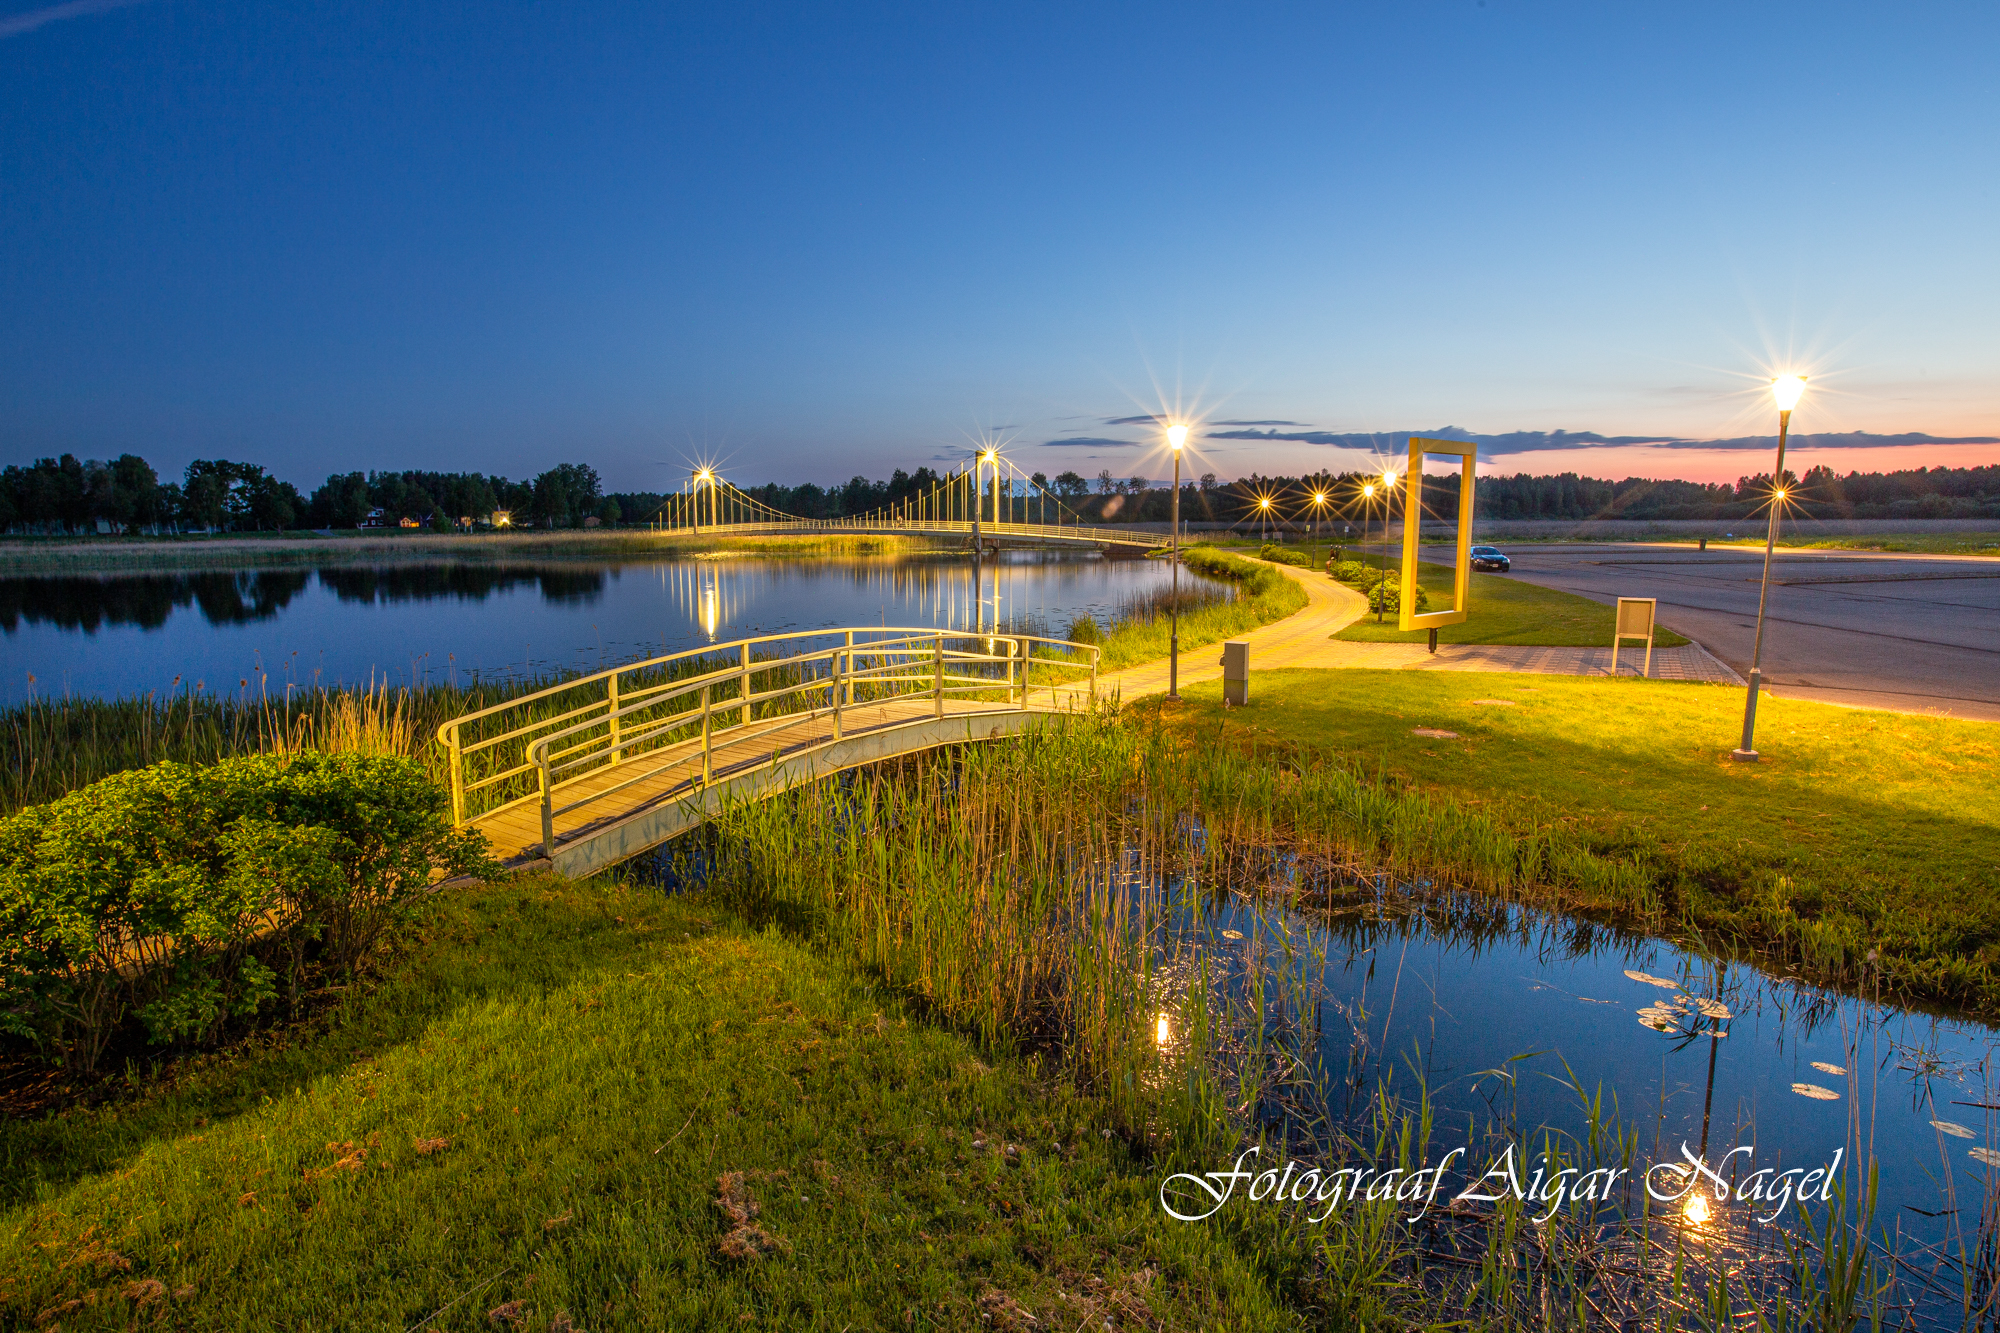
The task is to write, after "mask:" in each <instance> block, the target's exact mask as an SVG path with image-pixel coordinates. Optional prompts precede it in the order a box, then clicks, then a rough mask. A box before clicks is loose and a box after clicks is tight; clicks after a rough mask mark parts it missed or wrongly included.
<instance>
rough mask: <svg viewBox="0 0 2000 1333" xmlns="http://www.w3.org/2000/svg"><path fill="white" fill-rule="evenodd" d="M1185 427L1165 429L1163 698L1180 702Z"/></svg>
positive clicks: (1186, 431)
mask: <svg viewBox="0 0 2000 1333" xmlns="http://www.w3.org/2000/svg"><path fill="white" fill-rule="evenodd" d="M1187 433H1188V428H1187V427H1186V426H1169V427H1167V444H1168V446H1169V447H1171V448H1172V449H1173V451H1174V508H1173V529H1174V574H1173V579H1174V586H1173V601H1172V603H1171V607H1172V609H1171V610H1170V611H1169V612H1168V613H1167V614H1168V616H1169V617H1170V619H1169V621H1168V625H1169V628H1168V631H1167V698H1168V700H1169V701H1170V702H1173V703H1179V702H1180V701H1181V449H1182V448H1183V447H1185V446H1186V444H1187Z"/></svg>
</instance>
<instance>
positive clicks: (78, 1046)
mask: <svg viewBox="0 0 2000 1333" xmlns="http://www.w3.org/2000/svg"><path fill="white" fill-rule="evenodd" d="M492 868H493V867H492V862H491V861H490V860H489V859H488V858H487V857H486V854H485V851H484V839H483V838H482V837H481V835H479V834H477V833H472V832H465V833H461V832H458V831H456V830H455V829H453V828H452V825H451V820H450V817H449V815H448V813H447V809H446V803H445V798H444V794H443V793H442V792H441V791H439V789H438V788H437V786H436V785H435V784H434V783H432V782H431V781H430V780H429V779H428V778H427V777H425V775H424V773H423V770H422V768H421V767H420V766H419V765H418V764H417V763H416V762H415V761H413V760H410V759H404V758H400V757H388V756H379V755H361V754H345V753H344V754H321V753H316V752H307V753H304V754H299V755H296V756H289V757H287V756H275V755H256V756H250V757H246V758H239V759H229V760H224V761H223V762H221V763H218V764H213V765H209V766H207V767H200V768H197V767H192V766H190V765H187V764H178V763H164V764H155V765H153V766H152V767H151V768H142V769H134V770H131V771H129V772H125V773H119V774H115V775H114V776H112V777H109V778H106V779H104V780H103V781H101V782H97V783H93V784H91V785H90V786H88V787H84V788H82V789H81V790H78V791H75V792H72V793H70V794H69V795H67V796H64V797H62V798H61V799H60V800H57V801H54V802H51V803H50V804H48V805H39V806H30V807H28V808H27V809H25V810H21V811H19V812H17V813H16V814H14V815H11V816H9V817H8V818H6V819H5V820H0V1033H6V1034H9V1035H12V1036H15V1037H25V1038H28V1039H30V1040H32V1041H34V1042H35V1043H36V1044H37V1045H39V1046H40V1047H41V1048H42V1049H43V1050H44V1051H48V1052H50V1053H52V1054H55V1055H56V1056H57V1057H58V1058H59V1059H60V1060H62V1061H63V1062H64V1063H67V1064H70V1065H72V1066H76V1067H80V1068H84V1069H88V1068H90V1067H91V1066H92V1065H94V1064H95V1063H96V1061H97V1058H98V1056H99V1055H101V1054H102V1053H103V1051H104V1049H105V1047H106V1045H107V1044H109V1042H110V1041H111V1040H112V1039H113V1037H114V1036H116V1035H117V1033H118V1032H119V1031H120V1029H121V1028H123V1027H124V1026H125V1025H126V1024H127V1023H128V1022H129V1021H131V1020H133V1019H136V1020H138V1022H139V1023H141V1024H143V1025H144V1027H145V1029H146V1032H147V1035H148V1037H149V1039H150V1040H151V1041H153V1042H155V1043H166V1042H174V1041H191V1042H201V1041H206V1040H210V1039H212V1038H214V1037H215V1036H216V1035H217V1034H218V1033H219V1030H220V1029H221V1027H222V1025H223V1024H224V1023H225V1022H226V1021H227V1020H228V1019H230V1018H233V1017H234V1018H241V1017H248V1016H250V1015H253V1014H255V1013H256V1012H257V1010H258V1009H259V1008H261V1007H263V1006H264V1005H265V1004H267V1003H269V1002H270V1001H271V1000H272V999H274V998H275V997H277V995H278V994H279V979H280V976H281V975H282V976H283V978H284V980H285V983H286V985H287V986H288V987H289V988H291V990H292V991H293V992H294V993H296V991H297V990H298V988H299V987H300V985H301V983H302V981H303V978H304V977H305V975H306V974H307V972H308V971H309V970H311V969H316V968H318V969H332V970H335V971H338V972H341V973H351V972H353V971H354V970H355V968H356V967H358V966H359V965H360V964H361V963H362V961H363V960H365V959H366V958H367V957H368V956H369V955H370V954H372V953H373V952H374V950H375V948H376V947H377V945H378V944H380V943H381V941H382V938H383V936H384V934H385V932H387V931H388V930H389V929H390V928H391V927H392V926H393V925H394V924H395V923H396V921H397V920H399V919H400V917H401V916H402V915H403V913H404V912H405V911H406V910H407V908H408V904H409V903H410V901H411V899H412V897H413V895H415V894H416V893H417V892H418V891H420V890H421V889H423V888H424V886H425V885H427V884H428V883H429V882H430V880H431V878H432V876H433V874H434V873H435V872H440V871H442V872H446V873H456V874H464V873H476V874H489V873H491V871H492Z"/></svg>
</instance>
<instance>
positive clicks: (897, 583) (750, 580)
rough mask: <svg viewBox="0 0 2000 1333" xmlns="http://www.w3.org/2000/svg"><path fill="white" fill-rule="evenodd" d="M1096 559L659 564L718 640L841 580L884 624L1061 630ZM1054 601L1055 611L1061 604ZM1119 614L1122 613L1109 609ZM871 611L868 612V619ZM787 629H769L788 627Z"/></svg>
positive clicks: (1060, 554)
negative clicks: (763, 611)
mask: <svg viewBox="0 0 2000 1333" xmlns="http://www.w3.org/2000/svg"><path fill="white" fill-rule="evenodd" d="M1102 568H1103V566H1102V565H1101V564H1100V563H1099V562H1098V561H1096V560H1089V559H1086V560H1079V559H1078V556H1077V554H1076V553H1075V552H1073V551H1072V552H1066V551H1062V550H1059V549H1048V550H1043V551H1039V552H1037V551H1017V552H1013V553H1010V554H1009V555H1007V556H1004V557H1000V558H998V559H995V558H994V557H990V556H989V557H988V558H986V559H984V560H981V561H970V560H965V559H962V558H944V557H942V556H939V557H931V558H924V557H917V558H910V559H895V558H890V559H883V558H856V559H845V558H834V559H825V560H814V561H810V562H800V561H792V560H750V561H740V560H730V559H700V560H688V561H674V562H671V563H661V564H659V565H657V566H655V573H656V575H657V577H658V579H659V586H660V589H661V591H662V593H663V594H664V596H665V599H666V601H667V602H668V603H669V604H670V605H671V606H672V607H673V608H674V609H675V611H677V612H678V613H679V614H680V615H681V616H682V617H684V623H686V624H688V625H692V626H693V627H694V628H695V629H696V630H697V631H699V632H700V633H701V634H702V635H703V636H705V637H706V638H707V639H709V640H710V641H714V640H715V639H716V638H717V637H718V636H720V635H725V634H731V633H732V629H731V627H740V628H735V629H734V630H733V633H734V634H741V633H744V632H745V630H747V629H750V628H752V626H749V625H745V624H744V623H743V622H744V618H745V617H746V616H748V615H749V614H750V613H751V612H752V609H753V608H754V607H755V606H756V604H757V602H758V600H759V598H760V597H763V596H769V595H770V594H771V592H772V591H773V590H774V589H782V588H783V587H784V585H786V584H787V583H788V582H794V581H796V582H798V583H800V584H805V583H808V582H818V581H820V580H824V579H828V578H833V579H838V580H839V581H840V582H842V583H843V584H845V585H846V587H847V588H848V589H849V590H851V591H852V592H853V593H855V594H858V596H853V597H850V598H849V599H848V600H849V601H850V602H859V603H860V604H861V606H863V607H867V606H869V605H870V604H871V603H875V604H879V606H880V608H881V622H880V623H881V624H885V625H886V624H887V623H888V622H889V620H890V619H892V618H893V619H897V620H910V619H916V620H918V621H920V622H923V623H927V624H929V625H932V626H935V627H938V628H942V629H950V630H964V631H980V632H984V631H996V632H997V631H999V630H1001V629H1002V628H1003V627H1006V628H1008V629H1019V630H1024V631H1025V630H1034V631H1036V632H1042V631H1045V630H1060V629H1062V628H1064V627H1066V626H1067V625H1068V624H1069V622H1070V620H1071V619H1072V618H1073V616H1074V614H1075V613H1076V608H1075V606H1074V605H1071V604H1068V603H1067V601H1066V598H1065V590H1066V589H1069V588H1070V587H1071V586H1072V580H1082V579H1091V578H1093V577H1094V576H1093V574H1092V571H1094V570H1099V569H1102ZM1052 603H1053V604H1052ZM1101 609H1103V610H1105V611H1107V612H1108V611H1112V610H1114V608H1113V607H1112V606H1108V605H1107V606H1105V607H1103V608H1101ZM862 614H863V615H865V614H866V612H865V611H863V612H862ZM778 627H779V626H775V625H774V626H769V628H773V629H775V628H778Z"/></svg>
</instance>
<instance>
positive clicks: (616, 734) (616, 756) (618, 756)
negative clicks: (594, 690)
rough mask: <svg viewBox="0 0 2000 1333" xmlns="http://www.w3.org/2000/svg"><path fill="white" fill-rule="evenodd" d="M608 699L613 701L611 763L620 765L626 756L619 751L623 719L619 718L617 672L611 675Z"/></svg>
mask: <svg viewBox="0 0 2000 1333" xmlns="http://www.w3.org/2000/svg"><path fill="white" fill-rule="evenodd" d="M606 697H607V698H609V699H610V700H611V762H612V763H613V764H618V763H621V762H623V760H624V758H625V756H624V754H623V753H622V752H621V751H620V750H619V749H618V741H619V739H620V737H621V735H622V731H623V719H622V718H620V717H619V716H618V673H617V672H616V671H614V672H612V673H611V681H610V686H609V691H608V693H607V695H606Z"/></svg>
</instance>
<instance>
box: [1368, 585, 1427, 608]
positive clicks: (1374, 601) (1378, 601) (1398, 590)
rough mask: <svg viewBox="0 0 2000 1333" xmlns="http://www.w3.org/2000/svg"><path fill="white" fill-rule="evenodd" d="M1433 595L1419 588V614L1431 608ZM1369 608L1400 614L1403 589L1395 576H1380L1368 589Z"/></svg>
mask: <svg viewBox="0 0 2000 1333" xmlns="http://www.w3.org/2000/svg"><path fill="white" fill-rule="evenodd" d="M1430 604H1431V595H1430V594H1429V593H1427V592H1425V591H1424V590H1423V589H1422V588H1421V587H1419V588H1418V589H1417V614H1418V615H1422V614H1423V613H1424V612H1425V611H1427V610H1429V609H1430ZM1368 609H1369V610H1370V611H1380V612H1383V613H1386V614H1390V615H1400V614H1402V610H1403V589H1402V585H1401V584H1400V582H1399V581H1398V580H1396V579H1394V578H1379V579H1377V580H1376V581H1375V584H1374V586H1373V587H1371V588H1370V589H1369V590H1368Z"/></svg>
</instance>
